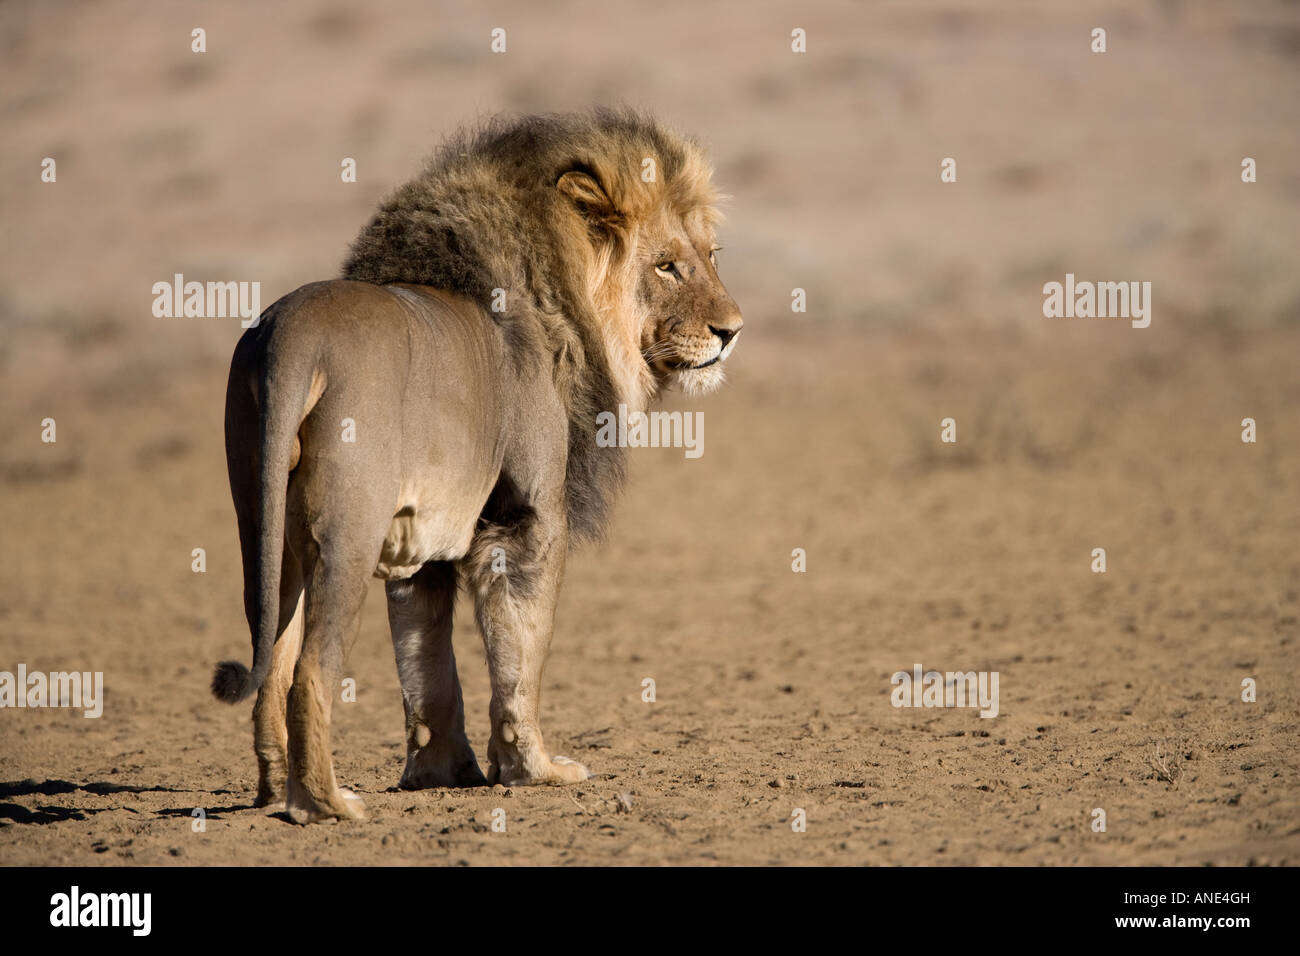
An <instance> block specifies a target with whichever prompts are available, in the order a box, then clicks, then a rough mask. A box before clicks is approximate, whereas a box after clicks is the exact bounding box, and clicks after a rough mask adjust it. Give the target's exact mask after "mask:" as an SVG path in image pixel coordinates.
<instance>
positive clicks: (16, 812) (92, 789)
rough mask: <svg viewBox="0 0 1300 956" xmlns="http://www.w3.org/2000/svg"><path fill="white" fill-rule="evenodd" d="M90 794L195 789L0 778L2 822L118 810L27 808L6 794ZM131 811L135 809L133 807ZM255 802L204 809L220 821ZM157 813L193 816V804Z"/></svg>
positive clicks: (75, 817) (216, 794) (81, 816)
mask: <svg viewBox="0 0 1300 956" xmlns="http://www.w3.org/2000/svg"><path fill="white" fill-rule="evenodd" d="M78 792H80V793H89V794H94V795H95V796H109V795H112V794H115V793H193V792H194V791H192V790H180V789H177V788H175V787H137V786H133V785H130V784H120V783H108V782H103V781H99V782H92V783H73V782H72V781H70V780H39V781H38V780H32V779H30V778H29V779H27V780H8V781H0V823H17V824H27V825H36V826H44V825H45V824H49V823H61V822H63V821H65V820H85V819H87V818H88V817H90V816H92V815H94V814H96V813H104V812H105V811H106V810H116V809H119V807H65V806H58V805H54V804H51V805H38V806H36V807H25V806H23V805H22V804H19V803H11V802H8V801H6V800H4V798H5V797H30V796H42V797H57V796H60V795H63V794H69V793H78ZM209 793H210V795H211V796H214V797H219V796H226V795H229V794H232V793H234V791H233V790H212V791H210V792H209ZM127 809H131V810H132V812H138V811H135V810H134V808H127ZM252 809H253V805H252V804H251V803H250V804H248V805H247V806H232V807H220V808H216V809H208V808H206V807H204V808H203V812H204V815H205V816H206V818H207V819H209V820H219V819H221V816H222V814H226V813H236V812H238V811H240V810H252ZM154 812H155V813H156V814H157V815H158V816H166V817H177V816H179V817H188V816H192V815H193V813H194V810H193V808H192V807H164V808H162V809H161V810H157V811H154Z"/></svg>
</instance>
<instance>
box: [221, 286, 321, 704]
mask: <svg viewBox="0 0 1300 956" xmlns="http://www.w3.org/2000/svg"><path fill="white" fill-rule="evenodd" d="M277 305H279V303H277ZM274 308H275V306H273V307H272V309H274ZM270 312H271V310H267V313H266V314H264V315H263V321H266V319H267V318H269V317H270ZM254 331H255V330H253V329H250V330H249V332H247V333H245V336H244V339H243V340H241V342H240V343H239V344H240V346H243V345H244V343H245V342H250V344H251V343H252V342H254V341H256V342H260V343H265V342H266V341H267V339H266V338H263V337H262V336H260V335H259V336H257V338H256V339H254V338H253V333H254ZM257 331H264V330H257ZM262 347H263V348H266V346H265V345H263V346H262ZM240 351H241V350H240V349H239V348H238V347H237V348H236V357H235V362H236V363H239V362H240V355H239V352H240ZM262 358H263V361H261V362H260V363H258V364H259V365H260V366H261V367H260V368H259V369H258V371H257V372H256V373H255V374H257V376H258V378H259V379H260V382H259V388H258V390H257V394H258V395H259V396H260V397H261V404H262V405H263V408H262V409H261V414H260V416H259V417H260V419H261V422H262V428H261V449H260V451H261V454H260V455H259V456H258V457H259V458H260V459H261V469H260V473H259V475H258V479H257V497H258V501H259V502H260V504H259V506H258V510H257V512H256V514H255V515H254V522H253V526H252V531H253V533H254V534H255V535H256V546H255V547H253V548H245V549H244V588H245V592H246V593H247V591H248V590H249V586H250V585H251V584H252V583H253V582H254V581H256V583H257V590H256V592H255V594H253V595H251V598H252V600H251V602H249V603H250V604H251V608H252V614H251V615H250V622H249V623H250V625H251V627H250V630H251V631H252V638H253V669H252V670H249V669H248V668H247V667H245V666H244V665H243V664H241V663H240V662H239V661H222V662H221V663H220V664H218V665H217V669H216V671H215V672H214V673H213V675H212V693H213V696H215V697H216V698H217V699H218V700H222V701H225V702H226V703H228V704H237V703H239V702H240V701H241V700H244V699H245V698H247V697H248V696H249V695H250V694H252V693H253V692H254V691H256V690H257V689H258V688H260V687H261V686H262V682H263V681H265V680H266V675H267V674H268V673H269V672H270V670H271V660H272V657H273V655H274V650H275V638H276V632H277V631H278V630H279V622H280V565H281V561H282V560H283V558H284V509H285V499H286V498H287V496H288V484H289V469H290V464H291V463H290V457H291V455H292V450H293V442H294V438H295V437H296V436H297V432H298V428H299V426H300V425H301V424H302V419H303V418H304V417H305V416H306V411H304V405H305V403H306V402H307V400H308V396H309V394H310V391H311V376H306V377H305V380H302V381H294V379H295V378H299V376H294V375H285V374H283V373H281V374H279V375H276V374H274V371H275V370H274V366H275V364H276V362H275V354H274V351H273V350H271V349H269V348H268V349H267V351H266V352H265V353H264V354H263V356H262ZM286 378H287V379H289V384H288V385H287V387H285V386H281V387H278V388H273V387H272V383H274V382H276V381H277V380H278V381H284V380H285V379H286ZM240 385H241V386H242V383H240ZM236 387H237V385H236V382H235V373H234V369H233V368H232V372H231V381H230V385H229V386H228V390H227V398H226V401H227V414H226V432H227V434H226V439H227V441H226V447H227V456H228V457H229V456H230V454H231V441H230V439H231V429H232V426H233V427H236V428H237V427H238V423H237V422H235V421H234V420H233V419H234V416H232V414H231V411H232V405H231V403H232V394H233V393H234V389H235V388H236ZM248 425H249V423H248V422H247V420H245V427H248ZM230 465H231V468H232V474H233V469H234V468H235V467H236V462H234V461H231V462H230ZM240 530H241V533H242V532H243V528H241V529H240ZM250 558H251V559H252V561H251V562H250V560H249V559H250ZM250 563H251V565H252V566H250ZM246 600H247V599H246Z"/></svg>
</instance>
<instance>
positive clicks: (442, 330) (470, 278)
mask: <svg viewBox="0 0 1300 956" xmlns="http://www.w3.org/2000/svg"><path fill="white" fill-rule="evenodd" d="M718 200H719V197H718V194H717V193H716V191H715V189H714V187H713V185H712V170H711V167H710V165H709V163H708V161H707V159H706V157H705V154H704V152H703V149H702V147H701V146H700V145H699V144H698V143H697V142H696V141H695V140H693V139H691V138H688V137H685V136H683V135H680V134H678V133H675V132H673V131H671V130H669V129H667V128H666V127H664V126H662V125H660V124H659V123H658V122H657V121H655V120H654V119H653V118H651V117H649V116H647V115H644V114H641V113H638V112H634V111H629V110H621V111H609V110H596V111H592V112H589V113H581V114H568V115H551V116H530V117H525V118H521V119H515V120H502V119H497V120H493V121H489V122H488V123H486V124H485V125H483V126H482V127H480V128H478V129H477V130H472V131H464V132H461V133H459V134H457V135H456V136H454V137H452V138H451V140H450V141H449V142H447V143H446V144H445V145H444V146H443V148H442V149H441V150H440V151H439V152H438V153H437V154H436V155H435V157H434V158H433V159H432V161H431V162H430V163H429V164H428V165H427V167H426V168H425V170H424V171H423V173H422V174H420V175H419V176H417V177H416V178H415V179H413V180H412V181H410V182H408V183H407V184H406V185H404V186H402V187H401V188H399V189H398V190H397V191H396V192H395V193H394V194H392V195H391V196H390V197H389V198H388V199H386V200H385V201H384V202H383V203H382V204H381V206H380V209H379V211H378V213H377V214H376V215H375V216H374V218H373V219H372V220H371V221H370V223H369V224H368V225H367V226H366V227H365V228H364V229H363V230H362V232H361V234H360V236H359V237H358V238H357V239H356V241H355V242H354V243H353V245H352V247H351V251H350V255H349V257H348V259H347V261H346V263H345V265H344V267H343V271H342V278H339V279H335V280H330V281H325V282H317V283H313V284H311V285H306V286H303V287H302V288H300V289H298V290H296V291H294V292H291V293H290V294H288V295H286V296H285V297H284V298H282V299H280V300H279V301H277V302H276V303H274V304H273V305H272V306H270V308H268V309H267V310H266V311H265V312H264V313H263V314H262V316H261V317H260V320H259V322H258V323H257V324H256V325H255V326H254V327H252V328H250V329H249V330H248V331H247V332H246V333H245V334H244V335H243V336H242V337H241V339H240V340H239V343H238V344H237V346H236V348H235V352H234V357H233V359H232V361H231V366H230V377H229V382H228V385H227V392H226V418H225V433H226V457H227V464H228V471H229V477H230V488H231V494H232V497H233V498H234V504H235V511H236V516H237V519H238V526H239V540H240V547H241V552H242V558H243V568H244V607H245V613H246V616H247V618H248V625H249V629H250V631H251V633H252V639H253V666H252V669H251V670H249V669H248V668H246V667H245V666H244V665H243V664H241V663H238V662H235V661H225V662H223V663H221V664H219V665H218V666H217V669H216V673H215V675H214V677H213V680H212V691H213V693H214V694H215V695H216V697H217V698H218V699H220V700H223V701H227V702H230V703H234V702H237V701H241V700H244V699H245V698H247V697H248V696H249V695H250V694H252V693H253V692H254V691H257V702H256V705H255V707H254V727H255V730H254V749H255V751H256V754H257V761H258V785H257V800H256V803H257V805H258V806H272V805H279V804H281V803H283V806H284V809H285V810H286V811H287V815H288V817H289V819H291V820H293V821H294V822H297V823H311V822H333V821H336V820H344V819H354V818H355V819H360V818H363V817H364V808H363V805H362V802H361V800H360V799H359V798H358V797H357V796H356V795H355V794H354V793H352V792H350V791H348V790H346V789H344V788H341V787H340V786H339V785H338V783H337V781H336V778H335V775H334V767H333V763H332V760H331V755H330V754H331V751H330V709H331V701H332V699H333V697H334V695H335V693H336V688H337V687H338V686H339V676H340V671H341V664H342V657H343V654H344V649H345V647H346V646H350V644H351V642H352V641H353V640H355V636H356V631H357V628H358V623H359V615H360V610H361V605H362V601H363V598H364V595H365V591H366V581H367V579H368V578H369V577H370V576H372V575H374V576H377V577H379V578H382V579H384V581H385V582H386V583H385V591H386V595H387V601H388V618H389V623H390V627H391V631H392V639H393V647H394V650H395V653H396V658H397V669H398V675H399V678H400V681H401V686H402V701H403V705H404V708H405V712H406V765H405V769H404V770H403V772H402V776H401V780H400V783H399V786H401V787H402V788H404V789H420V788H428V787H472V786H479V785H485V784H491V783H501V784H504V785H506V786H512V787H513V786H521V785H532V784H570V783H575V782H577V781H581V780H584V779H586V778H587V777H588V776H589V774H588V771H587V769H586V768H585V767H584V766H583V765H582V764H580V763H578V762H576V761H573V760H570V759H568V758H565V757H561V756H555V755H552V754H551V753H550V752H549V751H548V750H547V747H546V745H545V742H544V740H543V737H542V731H541V727H540V725H539V696H540V690H541V677H542V667H543V664H544V661H545V659H546V655H547V651H548V649H549V647H550V642H551V631H552V623H553V620H554V616H555V606H556V599H557V595H558V592H559V588H560V582H561V578H562V576H563V573H564V565H565V560H566V555H567V553H568V551H569V548H570V546H571V545H572V544H576V543H578V542H580V541H583V540H590V539H593V538H598V537H599V536H600V535H601V533H602V529H603V527H604V524H605V520H606V515H607V512H608V508H609V503H610V500H611V497H612V495H613V494H614V493H615V492H616V491H617V490H618V488H619V487H620V485H621V484H622V480H623V474H624V457H623V456H624V451H623V450H622V449H620V448H616V447H615V448H608V447H599V446H598V445H597V443H596V441H595V433H596V427H597V426H596V421H597V416H598V414H600V413H601V412H602V411H611V410H614V409H616V408H617V406H618V405H620V404H623V405H626V406H627V408H628V410H642V409H644V408H645V407H646V406H647V404H648V403H649V402H650V401H652V400H653V399H654V398H655V397H656V395H658V394H659V393H660V392H661V391H663V390H664V389H667V388H678V389H681V390H684V391H685V392H687V393H691V394H700V393H704V392H708V391H710V390H712V389H714V388H716V387H717V386H718V385H719V384H721V382H722V380H723V365H724V363H725V362H726V361H727V359H728V358H729V357H730V355H731V353H732V350H733V349H734V348H735V345H736V338H737V336H738V334H739V333H740V330H741V326H742V318H741V313H740V310H739V308H738V307H737V305H736V303H735V301H734V300H733V299H732V298H731V296H730V295H729V294H728V293H727V291H726V289H725V288H724V286H723V284H722V281H721V279H719V277H718V271H717V256H716V253H717V251H718V246H717V243H716V239H715V227H716V224H717V223H718V222H719V220H720V216H719V212H718ZM458 582H459V583H461V584H463V585H464V586H465V588H466V590H467V591H469V592H470V593H472V594H473V596H474V602H475V610H476V618H477V622H478V625H479V629H480V631H481V633H482V638H483V643H484V646H485V648H486V651H487V665H488V670H489V674H490V679H491V704H490V708H489V716H490V720H491V738H490V742H489V744H488V761H489V768H488V773H487V774H486V776H485V775H484V774H483V772H482V771H481V769H480V767H479V764H478V762H477V760H476V759H475V755H474V751H473V750H472V749H471V747H470V744H469V741H468V739H467V737H466V735H465V713H464V705H463V703H462V698H461V689H460V681H459V678H458V676H457V672H456V660H455V656H454V654H453V652H452V639H451V635H452V608H453V605H454V603H455V598H456V594H457V589H458Z"/></svg>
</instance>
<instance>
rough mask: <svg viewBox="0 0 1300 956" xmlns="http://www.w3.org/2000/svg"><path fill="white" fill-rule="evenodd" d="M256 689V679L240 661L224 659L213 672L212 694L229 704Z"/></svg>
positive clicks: (236, 701) (234, 702)
mask: <svg viewBox="0 0 1300 956" xmlns="http://www.w3.org/2000/svg"><path fill="white" fill-rule="evenodd" d="M256 689H257V681H256V679H255V678H254V677H253V675H252V673H251V672H250V671H249V670H248V668H247V667H245V666H244V665H243V664H241V663H239V661H222V662H221V663H220V664H218V665H217V669H216V671H215V672H213V674H212V695H213V696H214V697H216V698H217V700H223V701H225V702H226V703H227V704H237V703H239V702H240V701H241V700H243V699H244V698H245V697H247V696H248V695H249V694H251V693H252V692H253V691H255V690H256Z"/></svg>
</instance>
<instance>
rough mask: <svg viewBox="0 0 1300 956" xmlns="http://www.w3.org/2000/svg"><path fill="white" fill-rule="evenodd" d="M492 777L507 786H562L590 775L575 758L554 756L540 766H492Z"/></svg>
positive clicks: (578, 781)
mask: <svg viewBox="0 0 1300 956" xmlns="http://www.w3.org/2000/svg"><path fill="white" fill-rule="evenodd" d="M492 777H493V778H495V782H496V783H500V784H502V785H504V786H507V787H536V786H541V785H543V784H547V785H551V786H564V785H566V784H571V783H582V781H584V780H586V779H588V778H589V777H591V773H590V771H588V770H587V768H586V767H584V766H583V765H582V764H580V763H578V761H576V760H570V759H569V758H568V757H560V756H558V755H557V756H554V757H550V758H547V759H546V762H545V763H543V764H541V765H540V766H536V767H532V768H524V767H520V768H518V769H516V770H508V769H506V768H493V774H492Z"/></svg>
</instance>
